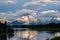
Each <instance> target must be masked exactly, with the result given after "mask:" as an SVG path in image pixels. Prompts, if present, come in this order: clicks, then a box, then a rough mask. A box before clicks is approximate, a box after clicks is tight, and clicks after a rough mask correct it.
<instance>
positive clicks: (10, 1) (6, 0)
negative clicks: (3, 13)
mask: <svg viewBox="0 0 60 40" xmlns="http://www.w3.org/2000/svg"><path fill="white" fill-rule="evenodd" d="M0 1H1V2H0V3H3V4H16V3H17V2H18V1H17V0H0Z"/></svg>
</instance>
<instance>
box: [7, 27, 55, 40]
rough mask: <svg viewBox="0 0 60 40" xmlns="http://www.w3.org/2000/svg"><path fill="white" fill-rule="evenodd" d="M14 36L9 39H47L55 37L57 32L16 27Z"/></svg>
mask: <svg viewBox="0 0 60 40" xmlns="http://www.w3.org/2000/svg"><path fill="white" fill-rule="evenodd" d="M13 34H14V36H13V37H11V38H7V39H8V40H46V39H48V38H49V39H51V38H54V37H55V34H53V33H49V32H48V31H37V30H29V29H19V28H14V33H13Z"/></svg>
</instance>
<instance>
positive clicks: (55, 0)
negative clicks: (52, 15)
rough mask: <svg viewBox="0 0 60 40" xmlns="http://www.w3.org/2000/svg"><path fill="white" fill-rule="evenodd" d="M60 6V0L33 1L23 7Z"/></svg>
mask: <svg viewBox="0 0 60 40" xmlns="http://www.w3.org/2000/svg"><path fill="white" fill-rule="evenodd" d="M49 4H51V5H53V4H55V5H60V1H59V0H32V1H31V2H26V3H25V4H24V5H23V7H29V6H34V5H39V6H46V5H49Z"/></svg>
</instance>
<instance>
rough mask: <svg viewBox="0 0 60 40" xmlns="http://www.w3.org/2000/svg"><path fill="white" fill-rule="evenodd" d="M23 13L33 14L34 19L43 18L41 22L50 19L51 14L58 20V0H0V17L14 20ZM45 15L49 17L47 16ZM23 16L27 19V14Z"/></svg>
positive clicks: (59, 12)
mask: <svg viewBox="0 0 60 40" xmlns="http://www.w3.org/2000/svg"><path fill="white" fill-rule="evenodd" d="M25 13H28V14H29V15H30V16H31V15H33V18H34V20H38V19H39V20H43V19H45V20H43V23H44V22H45V23H46V21H47V20H48V21H51V19H52V17H53V16H54V17H55V16H56V17H57V19H56V20H60V19H59V17H60V16H59V15H60V0H0V15H1V16H0V17H6V19H7V20H9V21H15V20H16V19H19V18H20V17H21V15H23V14H25ZM31 13H32V14H31ZM43 15H44V17H43ZM46 15H47V16H48V15H49V17H48V18H47V17H46ZM50 16H51V17H50ZM22 17H25V16H22ZM25 18H27V20H28V19H29V18H28V17H27V16H26V17H25ZM25 18H24V20H25ZM34 20H33V21H34ZM25 21H26V20H25ZM29 22H30V21H28V23H29ZM41 22H42V21H41Z"/></svg>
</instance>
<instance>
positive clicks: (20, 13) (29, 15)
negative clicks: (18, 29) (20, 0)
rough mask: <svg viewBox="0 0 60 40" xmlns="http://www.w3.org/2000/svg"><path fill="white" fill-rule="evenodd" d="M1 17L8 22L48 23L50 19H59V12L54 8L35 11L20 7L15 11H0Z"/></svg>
mask: <svg viewBox="0 0 60 40" xmlns="http://www.w3.org/2000/svg"><path fill="white" fill-rule="evenodd" d="M2 17H5V18H6V19H8V20H9V21H10V22H11V21H15V20H18V21H22V22H25V24H29V23H30V22H37V23H39V22H40V23H49V22H50V21H51V20H53V21H54V20H58V21H60V12H58V11H55V10H47V11H43V12H40V13H37V11H34V10H30V9H22V10H17V11H16V12H15V13H13V12H0V18H2Z"/></svg>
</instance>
